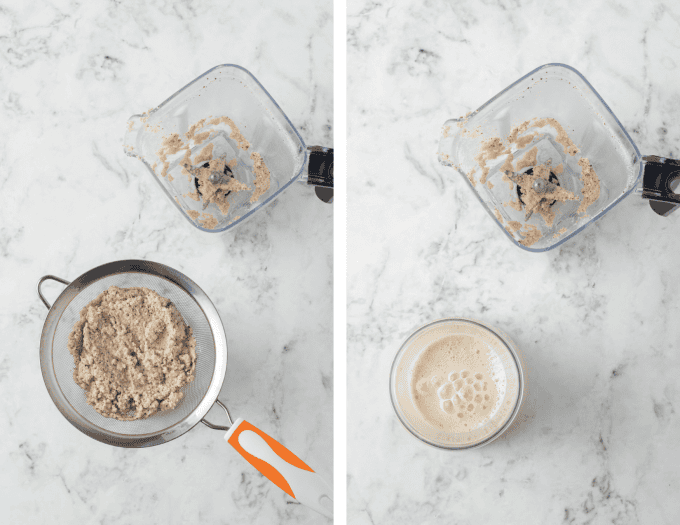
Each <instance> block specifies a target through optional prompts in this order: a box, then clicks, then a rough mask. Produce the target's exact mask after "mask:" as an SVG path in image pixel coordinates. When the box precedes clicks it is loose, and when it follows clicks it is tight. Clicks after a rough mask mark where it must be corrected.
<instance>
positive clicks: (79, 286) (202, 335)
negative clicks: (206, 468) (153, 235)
mask: <svg viewBox="0 0 680 525" xmlns="http://www.w3.org/2000/svg"><path fill="white" fill-rule="evenodd" d="M46 280H54V281H57V282H60V283H62V284H65V285H67V286H66V289H65V290H64V291H63V292H62V293H61V295H60V296H59V297H58V298H57V300H56V301H55V302H54V305H52V306H50V304H49V303H48V302H47V300H46V299H45V297H44V296H43V294H42V291H41V289H40V287H41V285H42V283H43V282H44V281H46ZM110 286H118V287H119V288H130V287H143V288H148V289H150V290H153V291H155V292H156V293H158V294H159V295H160V296H162V297H165V298H167V299H169V300H170V301H172V303H173V304H174V305H175V307H176V308H177V310H178V311H179V313H180V314H181V315H182V317H183V318H184V321H185V323H187V325H189V326H190V327H191V329H192V331H193V335H194V338H195V339H196V372H195V378H194V380H193V381H192V382H191V383H189V385H186V386H185V387H184V388H183V389H182V392H183V393H184V397H183V398H182V400H181V401H180V402H179V404H178V405H177V406H176V407H175V408H174V409H172V410H165V411H162V412H159V413H157V414H154V415H153V416H151V417H148V418H146V419H140V420H135V421H119V420H117V419H113V418H107V417H104V416H102V415H101V414H99V413H98V412H97V411H95V410H94V408H93V407H92V406H90V405H89V404H87V401H86V398H85V392H84V391H83V390H82V389H81V388H80V387H79V386H78V385H77V384H76V383H75V381H74V379H73V370H74V367H75V365H74V361H73V356H72V355H71V354H70V353H69V351H68V348H67V344H68V337H69V334H70V333H71V330H72V329H73V326H74V325H75V324H76V322H77V321H78V319H79V318H80V311H81V310H82V309H83V308H84V307H85V306H87V305H88V304H89V303H90V302H91V301H93V300H94V299H95V298H96V297H97V296H98V295H99V294H100V293H102V292H104V291H105V290H107V289H108V288H109V287H110ZM38 295H39V296H40V299H41V300H42V301H43V303H44V304H45V306H46V307H47V308H48V309H49V312H48V314H47V319H46V320H45V325H44V327H43V331H42V336H41V339H40V366H41V368H42V374H43V379H44V381H45V386H47V390H48V392H49V394H50V396H51V397H52V400H53V401H54V404H55V405H56V406H57V408H58V409H59V410H60V411H61V413H62V414H63V415H64V417H66V419H68V420H69V422H70V423H71V424H73V425H74V426H75V427H76V428H77V429H78V430H80V431H81V432H83V433H85V434H87V435H88V436H90V437H92V438H94V439H96V440H97V441H101V442H102V443H107V444H109V445H115V446H119V447H149V446H153V445H159V444H161V443H165V442H167V441H170V440H172V439H174V438H176V437H179V436H181V435H182V434H184V433H185V432H187V431H189V430H190V429H191V428H193V427H194V426H195V425H196V424H197V423H198V422H202V423H203V424H205V425H206V426H208V427H210V428H213V429H217V430H225V431H228V432H227V434H226V435H225V439H226V440H227V442H228V443H229V444H231V445H232V446H233V447H234V448H235V449H236V450H237V452H239V453H240V454H241V455H242V456H243V457H244V458H245V459H246V460H247V461H248V462H249V463H250V464H251V465H253V466H254V467H255V468H257V469H258V470H259V471H260V472H261V473H262V474H264V475H265V476H267V477H268V478H269V479H270V480H271V481H272V482H274V483H275V484H276V485H278V486H279V487H280V488H281V489H282V490H284V491H285V492H287V493H288V494H289V495H290V496H292V497H293V498H296V499H297V500H298V501H299V502H300V503H302V504H304V505H306V506H308V507H311V508H313V509H314V510H316V511H318V512H320V513H322V514H324V515H325V516H329V517H330V516H332V491H331V489H330V487H329V486H328V485H327V484H326V482H325V481H324V480H323V479H322V478H321V477H320V476H319V475H318V474H316V473H315V472H314V471H313V470H312V469H311V468H309V467H308V466H307V465H306V464H305V463H304V462H302V461H301V460H300V459H299V458H298V457H297V456H295V455H294V454H293V453H292V452H290V451H289V450H288V449H286V448H285V447H283V445H281V444H280V443H278V442H277V441H276V440H274V439H273V438H271V437H269V436H268V435H267V434H265V433H264V432H262V431H261V430H259V429H258V428H256V427H254V426H253V425H251V424H250V423H248V422H247V421H244V420H243V419H240V418H239V419H237V420H236V421H235V422H234V423H233V424H232V420H231V416H230V415H229V411H228V410H227V407H226V406H224V405H223V404H222V403H221V402H220V401H219V400H218V399H217V396H218V394H219V392H220V389H221V387H222V382H223V381H224V375H225V372H226V368H227V339H226V335H225V332H224V327H223V325H222V322H221V320H220V317H219V314H218V313H217V310H216V308H215V306H214V305H213V303H212V302H211V301H210V299H209V298H208V296H207V295H206V294H205V293H204V292H203V290H201V289H200V288H199V287H198V285H196V283H194V282H193V281H192V280H191V279H189V278H188V277H187V276H185V275H183V274H182V273H180V272H178V271H176V270H173V269H172V268H170V267H168V266H165V265H163V264H159V263H155V262H150V261H142V260H126V261H116V262H112V263H108V264H105V265H102V266H99V267H97V268H94V269H92V270H90V271H89V272H86V273H84V274H83V275H81V276H80V277H78V278H77V279H75V280H74V281H73V282H70V283H69V282H68V281H66V280H64V279H61V278H59V277H55V276H52V275H46V276H44V277H43V278H41V279H40V281H39V283H38ZM214 403H217V404H218V405H219V406H221V407H222V408H223V409H224V411H225V412H226V414H227V417H228V419H229V423H230V425H231V426H220V425H214V424H212V423H210V422H208V421H206V420H205V419H204V417H205V415H206V414H207V413H208V411H209V410H210V408H211V407H212V406H213V404H214Z"/></svg>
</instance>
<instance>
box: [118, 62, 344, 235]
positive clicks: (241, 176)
mask: <svg viewBox="0 0 680 525" xmlns="http://www.w3.org/2000/svg"><path fill="white" fill-rule="evenodd" d="M220 117H228V118H229V119H230V120H231V122H233V124H234V125H235V127H236V128H238V132H240V133H241V134H242V136H243V138H245V141H247V144H248V145H249V146H248V147H247V149H246V148H245V147H244V144H245V143H244V142H242V141H240V140H239V137H236V138H234V136H235V134H234V130H232V129H231V127H232V126H231V125H230V124H228V123H226V122H217V120H219V119H220ZM202 119H206V121H205V124H204V125H203V127H201V128H200V129H198V130H197V132H196V135H199V134H201V133H203V134H206V133H205V132H206V131H210V133H209V134H206V136H205V137H204V138H203V140H200V141H198V142H197V143H196V142H194V141H192V140H190V139H189V138H187V135H186V134H187V132H189V130H190V128H191V127H192V126H194V125H195V124H196V123H198V122H200V121H201V120H202ZM127 126H128V127H127V131H126V134H125V138H124V148H125V153H126V154H127V155H129V156H131V157H135V158H137V159H139V160H141V161H142V162H143V163H144V165H145V166H146V167H147V169H148V170H149V171H150V173H151V174H152V175H153V177H154V178H155V179H156V181H158V183H159V185H160V186H161V188H162V189H163V191H164V192H165V194H166V195H167V196H168V197H169V198H170V201H171V202H172V203H173V205H174V206H175V207H176V208H177V209H178V210H179V211H180V212H181V213H182V214H183V215H184V216H185V217H186V218H187V220H189V221H190V222H191V223H192V224H193V225H194V226H196V227H197V228H199V229H201V230H203V231H210V232H220V231H225V230H228V229H230V228H233V227H234V226H236V225H237V224H240V223H241V222H243V221H244V220H245V219H246V218H248V217H250V216H251V215H252V214H253V213H256V212H257V211H258V210H261V209H262V208H264V207H265V206H267V205H268V204H269V203H271V202H272V201H273V200H274V199H276V198H277V197H278V196H279V195H281V193H283V191H284V190H286V188H288V187H290V185H291V184H292V183H293V182H295V181H296V180H299V181H301V182H304V183H307V184H313V185H317V186H325V187H332V170H333V150H332V149H327V148H320V147H318V146H317V147H312V148H307V146H306V145H305V143H304V141H303V139H302V137H301V136H300V134H299V133H298V131H297V130H296V129H295V127H294V126H293V124H292V123H291V122H290V120H289V119H288V117H286V115H285V114H284V113H283V111H282V110H281V108H280V107H279V106H278V104H277V103H276V102H275V101H274V99H273V98H272V97H271V96H270V95H269V93H268V92H267V90H266V89H265V88H264V87H263V86H262V85H261V84H260V83H259V82H258V81H257V79H256V78H255V77H254V76H253V75H252V74H251V73H249V72H248V71H247V70H245V69H244V68H242V67H240V66H236V65H231V64H227V65H220V66H217V67H214V68H212V69H211V70H209V71H207V72H206V73H204V74H203V75H201V76H199V77H198V78H197V79H195V80H193V81H192V82H190V83H189V84H187V85H186V86H185V87H183V88H182V89H180V90H179V91H178V92H177V93H175V94H174V95H172V96H171V97H170V98H168V99H167V100H166V101H165V102H163V103H162V104H160V105H159V106H158V107H156V108H154V109H152V110H150V111H148V112H147V113H144V114H140V115H133V116H132V117H131V118H130V119H129V120H128V125H127ZM175 133H176V134H177V135H178V137H179V139H180V140H182V141H183V143H184V144H185V146H188V147H189V148H190V156H189V158H190V159H196V158H197V156H198V155H199V153H200V152H201V151H202V150H203V149H204V148H205V147H206V146H207V145H208V144H212V156H213V157H214V158H218V157H221V158H225V159H226V160H229V161H230V164H229V172H230V173H228V175H229V177H231V178H234V179H236V180H237V181H238V182H239V183H242V184H244V185H246V186H247V187H248V188H249V190H245V191H234V192H229V193H226V192H225V194H226V195H227V199H228V202H229V207H228V212H227V213H226V214H225V213H223V212H222V211H221V210H220V209H219V208H218V207H217V206H216V205H215V204H214V203H211V204H209V205H207V206H206V207H205V208H204V207H203V205H204V203H203V202H202V199H197V198H196V196H197V195H200V192H199V193H198V194H197V190H199V188H198V185H197V183H196V177H191V176H188V175H187V173H186V172H183V171H182V170H183V167H184V166H183V160H184V159H185V157H184V155H185V153H187V151H186V149H183V150H181V151H180V152H179V153H176V154H173V155H167V156H166V158H165V159H164V158H163V157H162V155H161V153H162V151H161V148H162V147H163V145H164V140H165V139H167V137H169V136H171V135H172V134H175ZM253 152H256V153H257V154H259V155H260V156H261V158H262V159H263V161H264V162H265V164H266V167H267V168H268V171H269V173H270V177H269V187H268V188H267V189H266V191H263V192H261V194H259V195H256V197H257V198H256V199H253V193H254V191H256V190H255V186H254V182H255V173H254V171H255V170H254V165H255V160H254V159H253V158H252V153H253ZM165 162H167V163H168V164H167V165H165ZM200 167H201V166H198V165H194V166H192V168H196V169H198V168H200ZM191 171H192V172H193V169H192V170H191ZM224 174H225V175H227V171H226V169H225V173H224ZM225 180H226V179H225ZM192 195H193V197H192ZM206 216H212V217H214V218H215V221H213V224H212V226H214V227H205V226H204V224H205V220H204V219H205V217H206Z"/></svg>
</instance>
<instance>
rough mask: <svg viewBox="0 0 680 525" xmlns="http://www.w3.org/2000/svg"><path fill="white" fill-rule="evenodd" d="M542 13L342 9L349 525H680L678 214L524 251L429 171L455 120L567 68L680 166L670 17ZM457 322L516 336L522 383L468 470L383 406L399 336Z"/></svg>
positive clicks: (676, 52)
mask: <svg viewBox="0 0 680 525" xmlns="http://www.w3.org/2000/svg"><path fill="white" fill-rule="evenodd" d="M407 4H410V5H407ZM551 4H552V5H551V6H548V4H547V3H544V2H506V1H500V2H489V3H479V2H473V1H468V0H466V1H462V2H451V1H449V2H444V1H441V0H435V1H433V2H425V3H412V2H411V3H404V2H396V1H387V2H379V3H376V2H365V1H361V0H350V1H349V2H348V29H349V35H348V37H349V46H348V49H349V51H348V62H347V63H348V71H349V79H348V107H349V108H350V112H349V118H348V135H349V137H348V152H349V157H348V169H349V172H350V177H348V194H349V195H350V198H349V208H348V253H349V257H348V261H349V262H348V283H349V285H348V295H349V298H350V299H349V304H348V310H347V312H348V313H347V316H348V335H347V338H348V362H347V369H348V370H349V371H351V372H350V374H349V382H348V392H349V394H348V405H347V412H348V440H349V441H348V447H347V448H348V458H349V459H348V478H349V482H348V483H349V484H348V509H349V510H348V516H349V523H351V524H353V525H366V524H375V525H377V524H391V525H395V524H402V523H403V524H406V523H408V524H411V523H418V524H422V525H434V524H440V523H451V524H453V523H456V524H479V523H484V524H510V523H512V524H515V523H517V524H546V523H574V524H583V523H592V524H599V523H620V524H635V523H643V524H647V523H653V524H675V523H678V522H679V521H680V500H678V498H677V493H678V490H679V489H680V472H679V471H678V468H677V466H678V464H680V418H679V417H678V411H679V407H680V383H679V382H678V377H680V325H678V323H677V319H678V317H679V316H680V282H679V281H678V273H677V269H678V261H680V212H677V213H675V214H674V215H671V216H669V217H667V218H662V217H660V216H657V215H656V214H654V213H653V212H652V211H651V210H650V208H649V205H648V204H647V203H646V202H645V201H643V200H642V199H641V198H640V197H639V196H635V195H632V196H630V197H629V198H627V199H625V200H624V201H623V202H622V203H621V204H619V205H618V206H617V207H616V208H614V209H613V210H612V211H610V212H609V213H608V214H607V215H606V216H604V218H602V219H601V220H600V221H598V222H596V223H595V224H592V225H590V226H589V227H588V228H587V229H586V230H584V231H583V232H581V233H580V234H579V235H578V236H576V237H575V238H573V239H572V240H570V241H569V242H567V243H565V244H563V245H562V246H561V247H559V248H558V249H555V250H553V251H549V252H546V253H541V254H535V253H528V252H525V251H523V250H521V249H519V248H517V247H515V246H514V245H513V244H512V243H511V242H510V241H509V240H508V239H507V238H506V236H505V235H504V234H503V232H502V231H501V230H500V228H498V226H497V225H496V224H494V221H493V220H492V219H491V218H490V217H489V216H488V215H487V213H486V212H485V211H484V210H483V209H482V207H481V206H480V204H479V203H478V201H477V200H476V199H475V198H474V196H473V194H472V191H471V190H470V188H469V187H468V185H467V184H466V183H465V181H464V180H463V178H462V177H461V176H460V175H459V174H457V173H456V172H455V171H454V170H453V169H450V168H445V167H443V166H440V165H439V164H438V162H437V157H436V152H437V143H438V140H439V136H440V132H441V127H442V125H443V123H444V122H445V121H446V120H447V119H449V118H453V117H458V116H460V115H464V114H466V113H467V112H469V111H471V110H474V109H476V108H477V107H478V106H480V105H481V104H482V103H484V102H485V101H487V100H488V99H489V98H491V97H492V96H493V95H495V94H496V93H498V92H499V91H500V90H501V89H503V88H505V87H506V86H508V85H509V84H510V83H512V82H514V81H515V80H517V79H518V78H520V77H521V76H522V75H524V74H525V73H528V72H529V71H531V70H532V69H534V68H535V67H537V66H539V65H542V64H545V63H548V62H563V63H566V64H569V65H571V66H573V67H575V68H576V69H578V70H579V71H580V72H581V73H582V74H583V75H584V76H585V77H586V78H587V79H588V80H589V81H590V82H591V83H592V85H593V86H594V87H595V89H597V90H598V91H599V93H600V94H601V95H602V97H603V98H604V100H605V101H606V102H607V103H608V104H609V106H610V107H611V109H612V110H613V112H614V113H615V114H616V115H617V117H618V118H619V119H620V120H621V122H622V123H623V125H624V127H625V128H626V129H627V130H628V132H629V133H630V134H631V137H632V138H633V140H634V141H635V142H636V144H637V145H638V147H639V149H640V151H641V152H642V153H643V154H657V155H661V156H668V157H673V158H680V98H679V96H678V91H677V86H678V85H680V58H679V57H680V8H679V7H678V5H677V4H676V3H673V2H670V1H665V2H654V3H652V4H650V5H649V7H645V8H644V9H641V8H640V7H639V4H638V3H636V2H632V1H624V2H617V3H599V2H594V3H593V2H587V1H585V0H577V1H576V2H571V3H557V2H554V3H551ZM456 316H461V317H471V318H477V319H480V320H482V321H484V322H486V323H489V324H491V325H492V326H497V327H498V328H500V329H502V330H504V331H505V332H507V333H508V334H509V335H510V336H511V337H512V338H513V339H514V340H515V342H516V343H517V344H518V345H519V347H520V348H521V350H522V353H523V356H524V360H525V363H526V367H527V372H528V397H527V400H526V403H525V404H524V405H523V411H522V414H521V417H522V420H523V423H522V424H521V425H519V426H518V428H517V429H516V431H514V432H513V433H511V434H506V435H505V436H504V437H503V438H501V439H500V440H498V441H496V442H495V443H493V444H491V445H489V446H487V447H484V448H481V449H477V450H472V451H467V452H461V453H456V452H445V451H440V450H437V449H433V448H430V447H428V446H426V445H424V444H422V443H420V442H419V441H418V440H416V439H414V438H413V437H412V436H411V435H410V434H409V433H408V432H407V431H406V430H405V429H404V428H403V427H402V426H401V425H400V423H399V421H398V420H397V418H396V416H395V414H394V411H393V409H392V406H391V404H390V399H389V392H388V377H389V369H390V366H391V364H392V360H393V358H394V355H395V353H396V352H397V350H398V349H399V346H400V345H401V343H402V342H403V341H404V340H405V339H406V338H407V336H408V335H409V334H410V333H411V332H412V331H413V330H414V329H415V328H416V327H418V326H420V325H422V324H425V323H427V322H429V321H432V320H434V319H438V318H442V317H456Z"/></svg>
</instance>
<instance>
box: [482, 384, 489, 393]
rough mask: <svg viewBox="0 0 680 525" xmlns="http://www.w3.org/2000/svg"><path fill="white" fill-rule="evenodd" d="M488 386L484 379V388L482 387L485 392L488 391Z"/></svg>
mask: <svg viewBox="0 0 680 525" xmlns="http://www.w3.org/2000/svg"><path fill="white" fill-rule="evenodd" d="M487 386H488V383H487V382H486V381H484V388H483V389H482V390H484V392H486V387H487Z"/></svg>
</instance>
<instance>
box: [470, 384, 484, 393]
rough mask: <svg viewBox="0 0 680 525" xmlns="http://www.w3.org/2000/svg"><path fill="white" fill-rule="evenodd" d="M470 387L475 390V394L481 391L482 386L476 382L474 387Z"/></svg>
mask: <svg viewBox="0 0 680 525" xmlns="http://www.w3.org/2000/svg"><path fill="white" fill-rule="evenodd" d="M472 386H473V387H474V389H475V390H476V391H477V392H480V391H481V390H482V385H481V383H479V381H477V382H476V383H475V384H474V385H472Z"/></svg>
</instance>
